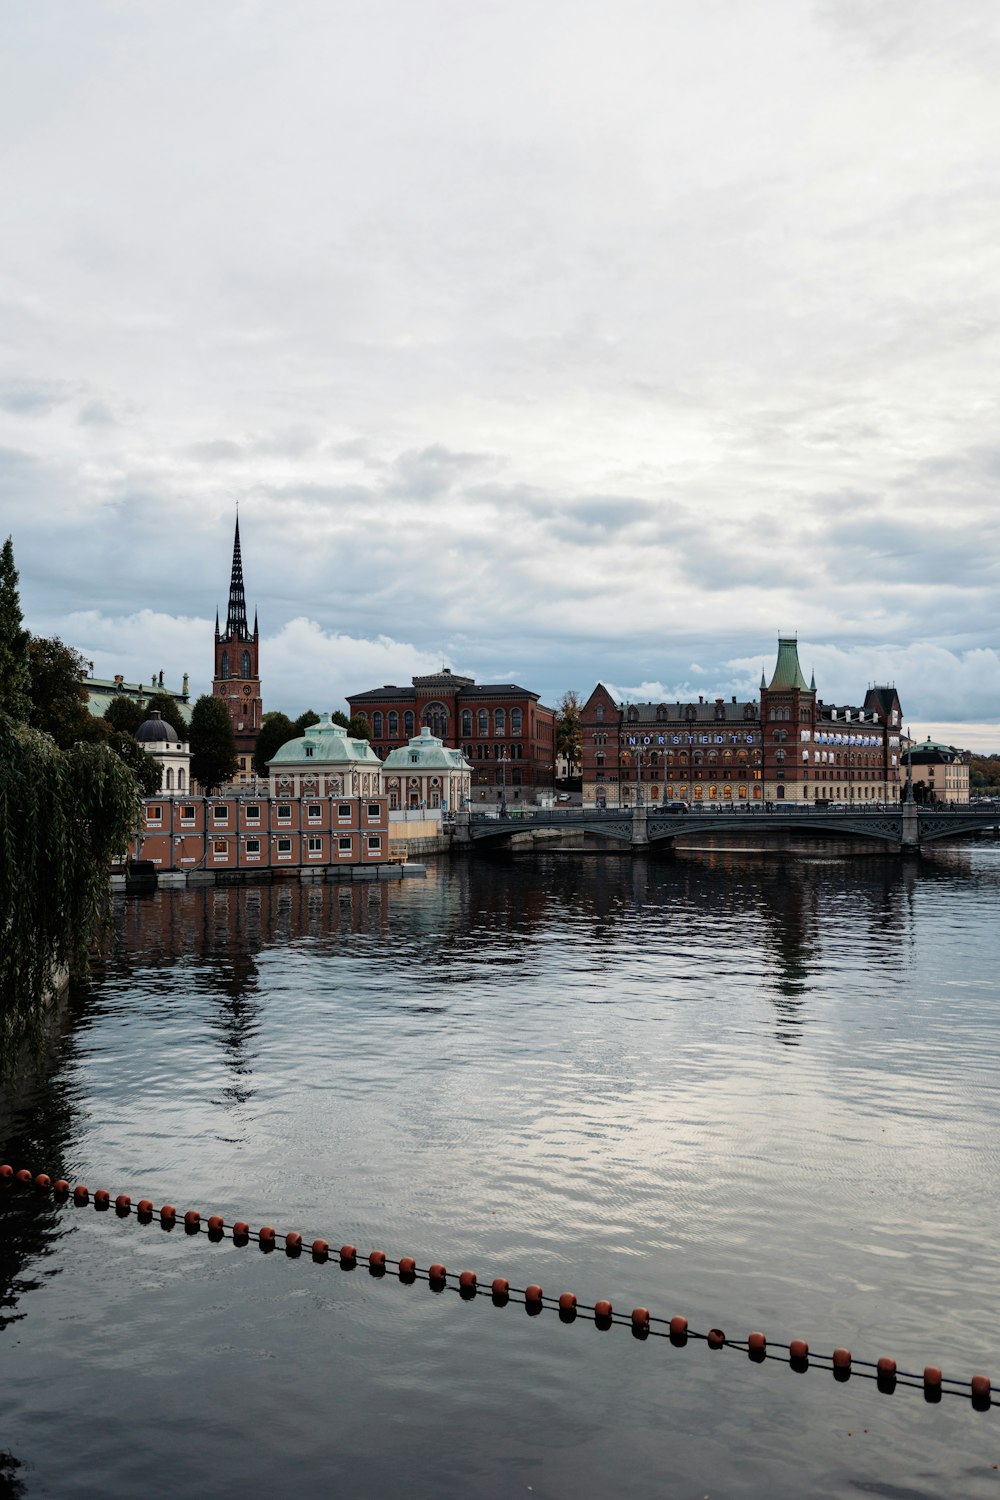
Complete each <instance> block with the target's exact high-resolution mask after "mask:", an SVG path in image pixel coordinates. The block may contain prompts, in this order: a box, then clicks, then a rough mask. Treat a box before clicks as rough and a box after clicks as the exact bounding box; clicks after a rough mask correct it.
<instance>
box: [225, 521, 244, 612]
mask: <svg viewBox="0 0 1000 1500" xmlns="http://www.w3.org/2000/svg"><path fill="white" fill-rule="evenodd" d="M248 634H249V631H248V630H247V601H246V594H245V593H244V592H243V558H242V557H241V555H240V518H239V516H237V517H236V537H235V540H234V541H233V573H232V578H231V579H230V582H229V613H228V614H227V616H226V636H227V638H228V639H230V640H232V639H235V640H239V641H245V640H246V638H247V635H248Z"/></svg>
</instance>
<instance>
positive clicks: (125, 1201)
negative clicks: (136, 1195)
mask: <svg viewBox="0 0 1000 1500" xmlns="http://www.w3.org/2000/svg"><path fill="white" fill-rule="evenodd" d="M131 1209H132V1199H131V1198H130V1197H129V1195H128V1193H119V1194H118V1197H117V1198H116V1199H115V1212H116V1213H119V1214H127V1213H130V1212H131Z"/></svg>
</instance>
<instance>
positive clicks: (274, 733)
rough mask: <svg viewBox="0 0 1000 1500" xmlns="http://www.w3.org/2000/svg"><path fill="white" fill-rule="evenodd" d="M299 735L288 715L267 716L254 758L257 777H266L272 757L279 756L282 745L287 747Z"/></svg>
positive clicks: (274, 714)
mask: <svg viewBox="0 0 1000 1500" xmlns="http://www.w3.org/2000/svg"><path fill="white" fill-rule="evenodd" d="M298 735H299V731H298V730H297V729H296V727H295V725H294V724H293V723H292V721H291V719H290V718H289V717H288V715H287V714H282V713H273V712H272V713H268V714H265V715H264V720H263V723H262V724H261V726H260V733H259V734H258V736H257V746H256V749H255V750H254V756H253V768H254V770H255V771H256V772H257V775H258V776H266V775H267V763H268V761H269V760H270V759H271V757H272V756H274V755H277V753H278V751H279V750H280V749H281V747H282V745H287V744H288V741H289V740H294V739H297V738H298Z"/></svg>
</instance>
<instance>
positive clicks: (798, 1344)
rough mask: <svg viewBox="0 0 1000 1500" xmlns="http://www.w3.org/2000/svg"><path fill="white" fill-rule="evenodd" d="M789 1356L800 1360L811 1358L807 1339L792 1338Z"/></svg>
mask: <svg viewBox="0 0 1000 1500" xmlns="http://www.w3.org/2000/svg"><path fill="white" fill-rule="evenodd" d="M788 1358H789V1359H794V1360H798V1361H800V1362H801V1361H802V1360H804V1359H808V1358H809V1345H808V1344H807V1343H806V1341H805V1339H792V1342H791V1343H790V1344H789V1346H788Z"/></svg>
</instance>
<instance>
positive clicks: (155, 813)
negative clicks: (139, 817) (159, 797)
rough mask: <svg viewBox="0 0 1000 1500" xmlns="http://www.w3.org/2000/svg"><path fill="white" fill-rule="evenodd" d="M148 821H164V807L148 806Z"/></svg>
mask: <svg viewBox="0 0 1000 1500" xmlns="http://www.w3.org/2000/svg"><path fill="white" fill-rule="evenodd" d="M146 822H147V823H162V822H163V808H162V807H147V808H146Z"/></svg>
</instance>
